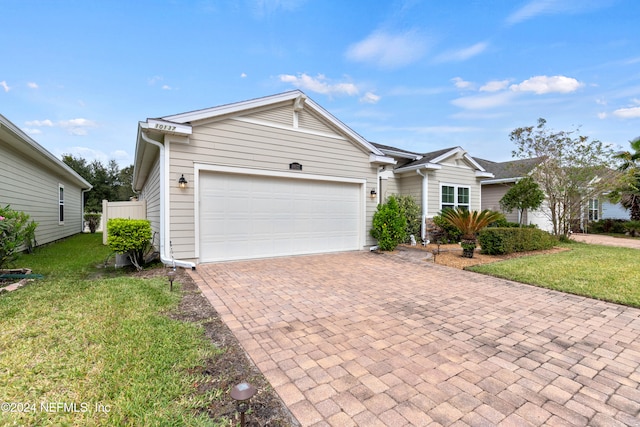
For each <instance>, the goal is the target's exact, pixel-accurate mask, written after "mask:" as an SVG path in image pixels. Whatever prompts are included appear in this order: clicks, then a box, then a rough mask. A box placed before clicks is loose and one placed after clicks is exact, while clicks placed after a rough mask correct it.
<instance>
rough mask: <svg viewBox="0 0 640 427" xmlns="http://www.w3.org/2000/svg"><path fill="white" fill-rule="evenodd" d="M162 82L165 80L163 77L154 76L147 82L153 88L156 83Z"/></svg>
mask: <svg viewBox="0 0 640 427" xmlns="http://www.w3.org/2000/svg"><path fill="white" fill-rule="evenodd" d="M162 80H164V78H163V77H162V76H153V77H151V78H150V79H147V82H148V83H149V85H151V86H153V85H155V84H156V83H159V82H161V81H162Z"/></svg>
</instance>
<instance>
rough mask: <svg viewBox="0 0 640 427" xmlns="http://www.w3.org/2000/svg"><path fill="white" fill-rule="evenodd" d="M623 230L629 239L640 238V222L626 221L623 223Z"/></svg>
mask: <svg viewBox="0 0 640 427" xmlns="http://www.w3.org/2000/svg"><path fill="white" fill-rule="evenodd" d="M624 229H625V232H626V233H629V235H630V236H631V237H638V236H640V221H627V222H625V223H624Z"/></svg>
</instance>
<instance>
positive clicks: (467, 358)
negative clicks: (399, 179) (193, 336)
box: [192, 252, 640, 427]
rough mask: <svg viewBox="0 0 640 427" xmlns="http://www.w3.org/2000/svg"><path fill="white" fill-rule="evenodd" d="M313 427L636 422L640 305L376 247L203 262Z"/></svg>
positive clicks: (258, 359)
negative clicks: (611, 301) (424, 260)
mask: <svg viewBox="0 0 640 427" xmlns="http://www.w3.org/2000/svg"><path fill="white" fill-rule="evenodd" d="M192 275H193V277H194V279H195V280H196V281H197V283H198V285H199V286H200V289H202V291H203V293H204V294H205V295H206V296H207V298H208V299H209V300H210V301H211V303H212V304H213V305H214V307H215V308H216V309H217V311H218V313H219V314H220V315H221V317H222V319H223V320H224V321H225V322H226V324H227V325H228V326H229V327H230V328H231V330H232V331H233V332H234V334H235V335H236V337H237V338H238V340H239V341H240V343H241V344H242V346H243V347H244V348H245V350H246V351H247V353H248V354H249V356H250V357H251V358H252V359H253V361H254V362H255V364H256V365H257V366H258V367H259V368H260V369H261V371H262V372H263V373H264V374H265V376H266V378H267V379H268V380H269V381H270V383H271V384H272V386H273V387H274V388H275V390H276V391H277V392H278V394H279V395H280V397H281V398H282V400H283V401H284V402H285V404H286V405H287V406H288V407H289V409H290V410H291V412H292V413H293V414H294V415H295V417H296V418H297V419H298V420H299V421H300V423H301V424H302V425H304V426H324V425H332V426H341V427H343V426H353V425H358V426H377V425H387V426H403V425H473V426H482V425H519V426H520V425H522V426H526V425H534V426H537V425H552V426H560V425H574V426H576V425H594V426H597V425H600V426H605V425H606V426H615V425H640V418H639V416H640V414H639V411H640V389H639V386H638V384H639V382H640V340H639V339H638V337H639V335H640V310H638V309H632V308H626V307H623V306H619V305H615V304H609V303H604V302H600V301H595V300H590V299H587V298H581V297H577V296H572V295H566V294H562V293H559V292H555V291H551V290H545V289H540V288H535V287H532V286H527V285H522V284H518V283H514V282H509V281H505V280H499V279H494V278H490V277H486V276H481V275H477V274H474V273H470V272H464V271H460V270H455V269H450V268H446V267H441V266H438V265H434V264H430V263H421V264H418V263H416V262H411V261H407V260H402V259H399V258H398V257H394V256H392V255H377V254H373V253H367V252H349V253H341V254H330V255H317V256H301V257H291V258H280V259H269V260H259V261H250V262H233V263H220V264H208V265H201V266H199V267H198V270H197V271H195V272H192Z"/></svg>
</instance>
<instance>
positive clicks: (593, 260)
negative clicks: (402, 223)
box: [469, 242, 640, 307]
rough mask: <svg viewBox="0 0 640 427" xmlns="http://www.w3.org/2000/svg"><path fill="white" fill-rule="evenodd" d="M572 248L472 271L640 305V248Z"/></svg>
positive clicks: (480, 267)
mask: <svg viewBox="0 0 640 427" xmlns="http://www.w3.org/2000/svg"><path fill="white" fill-rule="evenodd" d="M562 246H565V247H568V248H570V250H569V251H565V252H559V253H555V254H546V255H534V256H529V257H523V258H514V259H510V260H506V261H501V262H496V263H493V264H485V265H479V266H475V267H470V268H469V270H471V271H475V272H478V273H483V274H488V275H491V276H496V277H501V278H505V279H510V280H515V281H518V282H522V283H527V284H531V285H535V286H541V287H544V288H549V289H555V290H558V291H562V292H567V293H571V294H576V295H582V296H586V297H590V298H595V299H600V300H604V301H609V302H614V303H618V304H624V305H628V306H632V307H640V270H638V264H637V263H638V255H640V252H638V250H637V249H630V248H619V247H612V246H602V245H588V244H585V243H575V242H572V243H566V244H562Z"/></svg>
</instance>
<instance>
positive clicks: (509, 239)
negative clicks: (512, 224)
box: [478, 227, 558, 255]
mask: <svg viewBox="0 0 640 427" xmlns="http://www.w3.org/2000/svg"><path fill="white" fill-rule="evenodd" d="M478 242H479V243H480V246H481V247H482V253H485V254H489V255H504V254H510V253H513V252H525V251H537V250H543V249H551V248H553V247H554V246H555V245H556V243H557V242H558V240H557V239H556V238H555V237H553V236H552V235H551V234H549V233H547V232H546V231H543V230H540V229H538V228H529V227H525V228H503V227H501V228H493V227H492V228H485V229H483V230H482V231H481V232H480V234H479V235H478Z"/></svg>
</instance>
